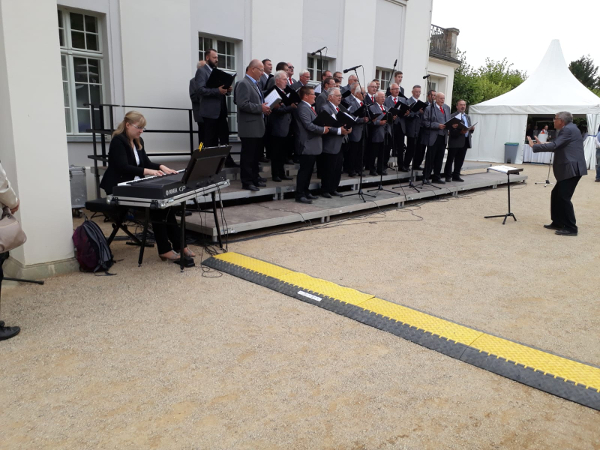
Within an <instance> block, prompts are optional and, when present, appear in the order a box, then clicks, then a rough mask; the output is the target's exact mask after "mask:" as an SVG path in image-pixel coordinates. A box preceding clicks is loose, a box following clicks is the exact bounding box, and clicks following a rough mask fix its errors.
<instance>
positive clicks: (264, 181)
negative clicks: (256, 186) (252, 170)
mask: <svg viewBox="0 0 600 450" xmlns="http://www.w3.org/2000/svg"><path fill="white" fill-rule="evenodd" d="M258 181H262V182H263V183H266V182H267V179H266V178H263V177H258Z"/></svg>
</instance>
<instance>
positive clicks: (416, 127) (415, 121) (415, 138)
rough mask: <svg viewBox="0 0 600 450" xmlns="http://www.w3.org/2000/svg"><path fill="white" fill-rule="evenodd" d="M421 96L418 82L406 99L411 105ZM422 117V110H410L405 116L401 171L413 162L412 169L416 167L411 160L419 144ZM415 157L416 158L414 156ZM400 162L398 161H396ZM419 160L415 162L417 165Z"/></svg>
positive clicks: (406, 170)
mask: <svg viewBox="0 0 600 450" xmlns="http://www.w3.org/2000/svg"><path fill="white" fill-rule="evenodd" d="M420 96H421V86H419V85H418V84H416V85H414V86H413V88H412V96H411V97H410V98H409V99H408V102H407V103H408V105H409V106H412V105H414V104H415V103H417V102H418V101H419V97H420ZM422 119H423V110H420V111H416V112H412V111H411V112H410V114H409V115H408V116H406V119H405V120H406V153H405V154H404V162H403V163H402V168H401V170H402V171H403V172H408V170H409V169H408V167H409V166H410V165H411V164H413V170H414V169H416V168H417V167H416V166H415V164H414V162H413V158H415V155H416V151H417V148H418V146H419V144H420V142H419V134H420V132H421V120H422ZM415 159H416V158H415ZM421 161H423V157H421ZM398 164H400V163H398ZM419 164H420V162H418V163H417V166H418V165H419Z"/></svg>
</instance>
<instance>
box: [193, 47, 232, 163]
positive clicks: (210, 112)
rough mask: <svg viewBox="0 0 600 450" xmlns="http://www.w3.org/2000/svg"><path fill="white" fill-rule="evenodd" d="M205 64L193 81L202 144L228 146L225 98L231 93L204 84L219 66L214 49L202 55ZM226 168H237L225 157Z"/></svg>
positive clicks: (197, 71)
mask: <svg viewBox="0 0 600 450" xmlns="http://www.w3.org/2000/svg"><path fill="white" fill-rule="evenodd" d="M204 60H205V61H206V64H204V65H203V66H201V67H199V68H198V70H196V76H195V77H194V81H195V83H196V96H197V99H198V101H199V102H200V107H199V110H198V111H199V112H200V117H202V122H203V123H204V128H203V142H204V145H205V146H206V147H215V146H217V145H219V144H220V145H227V144H229V123H228V121H227V101H226V97H227V94H229V93H230V92H231V91H232V89H233V88H232V87H231V86H230V87H229V88H228V89H225V88H224V87H223V86H220V87H218V88H207V87H206V82H207V81H208V78H209V77H210V74H211V72H212V71H213V69H214V68H216V67H217V66H218V64H219V55H218V54H217V51H216V50H215V49H212V48H211V49H209V50H207V51H206V52H205V53H204ZM225 166H226V167H237V164H236V163H235V162H234V161H233V159H232V158H231V155H228V156H227V161H226V162H225Z"/></svg>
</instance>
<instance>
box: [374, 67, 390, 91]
mask: <svg viewBox="0 0 600 450" xmlns="http://www.w3.org/2000/svg"><path fill="white" fill-rule="evenodd" d="M393 73H394V71H393V70H392V69H386V68H385V67H376V68H375V77H374V78H376V79H377V80H379V89H382V90H384V91H385V90H387V88H388V87H389V85H388V80H389V79H390V77H391V76H392V74H393Z"/></svg>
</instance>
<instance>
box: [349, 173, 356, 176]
mask: <svg viewBox="0 0 600 450" xmlns="http://www.w3.org/2000/svg"><path fill="white" fill-rule="evenodd" d="M348 176H349V177H355V176H356V172H350V173H348Z"/></svg>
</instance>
